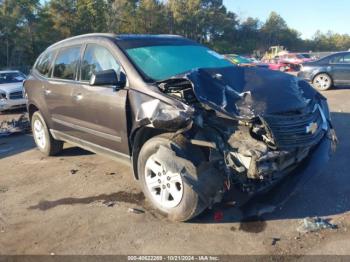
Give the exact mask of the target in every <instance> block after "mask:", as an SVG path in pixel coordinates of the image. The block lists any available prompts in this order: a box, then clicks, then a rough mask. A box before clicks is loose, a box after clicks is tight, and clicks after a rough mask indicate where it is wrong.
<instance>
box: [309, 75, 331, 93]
mask: <svg viewBox="0 0 350 262" xmlns="http://www.w3.org/2000/svg"><path fill="white" fill-rule="evenodd" d="M332 84H333V81H332V78H331V77H330V76H329V75H328V74H325V73H322V74H318V75H316V76H315V77H314V79H313V81H312V85H313V87H314V88H316V89H317V90H320V91H326V90H328V89H330V88H331V87H332Z"/></svg>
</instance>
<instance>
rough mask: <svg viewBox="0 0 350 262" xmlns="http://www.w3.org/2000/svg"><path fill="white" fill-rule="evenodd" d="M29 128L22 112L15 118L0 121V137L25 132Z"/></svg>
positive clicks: (25, 115) (27, 120)
mask: <svg viewBox="0 0 350 262" xmlns="http://www.w3.org/2000/svg"><path fill="white" fill-rule="evenodd" d="M29 130H30V124H29V119H28V117H27V114H22V115H21V116H19V117H18V118H17V119H12V120H4V121H2V122H0V137H1V136H9V135H11V134H15V133H25V132H28V131H29Z"/></svg>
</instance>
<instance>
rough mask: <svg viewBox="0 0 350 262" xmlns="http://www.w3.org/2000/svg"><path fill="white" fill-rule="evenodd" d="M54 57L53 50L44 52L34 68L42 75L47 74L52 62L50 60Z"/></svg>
mask: <svg viewBox="0 0 350 262" xmlns="http://www.w3.org/2000/svg"><path fill="white" fill-rule="evenodd" d="M53 57H54V53H53V52H49V53H46V54H44V55H43V56H42V57H41V58H40V60H39V62H38V64H37V65H36V70H38V72H39V73H40V74H41V75H43V76H49V72H50V68H51V64H52V60H53Z"/></svg>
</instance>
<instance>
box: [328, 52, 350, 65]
mask: <svg viewBox="0 0 350 262" xmlns="http://www.w3.org/2000/svg"><path fill="white" fill-rule="evenodd" d="M331 63H333V64H350V54H347V55H339V56H335V57H333V58H331Z"/></svg>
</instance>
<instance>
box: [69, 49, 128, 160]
mask: <svg viewBox="0 0 350 262" xmlns="http://www.w3.org/2000/svg"><path fill="white" fill-rule="evenodd" d="M109 69H113V70H115V71H116V73H117V74H119V73H120V71H121V70H122V67H121V65H120V63H119V62H118V60H117V59H116V57H115V56H114V55H113V52H112V51H111V50H110V49H109V47H108V46H107V45H103V43H99V44H95V43H90V44H86V45H85V46H84V52H83V53H82V57H81V65H80V70H79V71H80V73H79V83H80V84H79V85H75V86H74V89H73V92H72V97H73V100H72V107H73V108H74V110H73V112H71V115H72V120H73V121H74V122H73V127H74V128H75V129H76V131H77V134H78V136H79V138H81V139H82V140H84V141H86V142H90V143H93V144H95V145H98V146H101V147H103V148H107V149H111V150H113V151H117V152H120V153H123V154H126V155H128V154H129V145H128V136H127V122H126V101H127V89H120V90H116V89H115V88H114V87H113V86H90V85H89V81H90V78H91V76H92V75H93V73H95V72H99V71H103V70H109Z"/></svg>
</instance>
